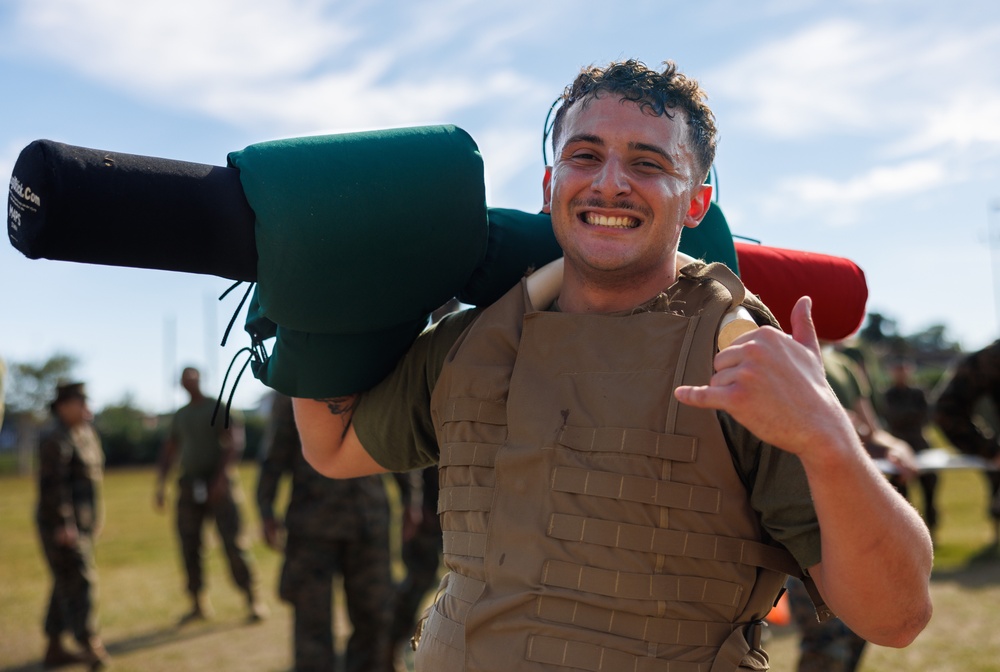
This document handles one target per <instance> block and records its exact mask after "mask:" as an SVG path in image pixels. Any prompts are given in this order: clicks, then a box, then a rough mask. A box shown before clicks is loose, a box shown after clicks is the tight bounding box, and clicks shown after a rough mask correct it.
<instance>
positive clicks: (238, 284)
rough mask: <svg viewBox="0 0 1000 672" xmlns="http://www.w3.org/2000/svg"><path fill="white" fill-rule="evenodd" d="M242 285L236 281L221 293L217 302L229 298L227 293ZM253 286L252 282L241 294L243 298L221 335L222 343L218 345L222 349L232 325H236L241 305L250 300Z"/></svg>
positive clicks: (240, 281)
mask: <svg viewBox="0 0 1000 672" xmlns="http://www.w3.org/2000/svg"><path fill="white" fill-rule="evenodd" d="M242 284H243V281H242V280H237V281H236V283H235V284H233V285H232V286H231V287H230V288H229V289H227V290H226V291H224V292H223V293H222V296H220V297H219V301H222V300H223V299H224V298H226V297H227V296H229V292H231V291H233V290H234V289H236V288H237V287H239V286H240V285H242ZM254 284H255V283H253V282H251V283H250V285H249V286H248V287H247V291H246V293H245V294H243V298H242V299H240V303H239V305H238V306H236V310H235V311H233V317H232V318H231V319H230V320H229V324H228V325H227V326H226V331H225V333H223V334H222V343H220V344H219V345H221V346H222V347H226V341H228V340H229V332H231V331H232V330H233V325H234V324H236V318H237V317H238V316H239V314H240V311H241V310H243V304H244V303H246V302H247V299H248V298H250V292H252V291H253V286H254Z"/></svg>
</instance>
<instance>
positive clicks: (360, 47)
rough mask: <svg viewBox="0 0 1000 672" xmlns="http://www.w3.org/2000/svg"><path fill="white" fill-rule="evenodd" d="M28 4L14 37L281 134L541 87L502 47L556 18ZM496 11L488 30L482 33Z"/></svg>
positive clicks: (155, 95)
mask: <svg viewBox="0 0 1000 672" xmlns="http://www.w3.org/2000/svg"><path fill="white" fill-rule="evenodd" d="M19 9H20V11H19V13H18V17H17V20H18V23H19V26H18V28H17V29H16V30H14V31H12V34H16V35H18V36H20V40H21V43H20V44H19V48H20V49H22V50H24V51H27V52H36V53H39V54H41V55H43V56H44V57H46V58H48V59H51V60H53V61H55V62H57V63H59V64H60V65H63V66H66V67H69V68H71V69H73V70H76V71H77V72H80V73H82V74H84V75H85V76H87V77H89V78H91V79H94V80H96V81H100V82H103V83H104V84H105V85H108V86H110V87H112V88H116V89H119V90H124V91H127V92H129V93H130V94H132V95H136V96H138V97H141V98H146V99H148V100H151V101H153V102H155V103H156V104H158V105H164V106H168V107H173V108H176V109H185V110H191V111H195V112H198V113H202V114H207V115H210V116H212V117H215V118H217V119H220V120H223V121H225V122H228V123H232V124H235V125H238V126H242V127H258V128H259V127H261V126H266V127H268V130H269V131H270V132H275V133H285V132H306V131H311V130H315V129H322V128H332V129H350V128H372V127H386V126H398V125H406V124H411V123H423V122H424V121H426V120H447V119H448V118H449V117H450V116H451V115H453V114H454V113H455V111H456V110H459V109H462V108H466V107H470V106H474V105H478V104H481V103H483V102H484V101H489V100H492V99H497V98H501V97H506V96H510V95H512V94H516V95H534V94H533V93H532V92H533V91H534V89H535V88H536V87H535V85H534V84H533V83H532V80H531V78H530V75H522V74H520V73H518V72H516V71H515V70H513V69H511V68H510V67H509V66H507V65H504V63H503V60H504V55H503V54H504V50H503V49H500V48H499V45H501V44H503V43H505V42H507V41H511V40H514V39H515V38H517V37H518V36H521V35H524V34H526V33H529V32H530V31H531V30H532V28H533V27H535V28H537V27H538V26H539V25H540V22H542V21H544V15H542V16H539V15H538V14H537V13H536V14H535V15H533V16H532V17H531V18H530V19H525V18H524V15H523V14H521V15H520V16H519V15H518V13H517V12H514V13H513V16H514V18H510V19H505V18H504V17H508V16H510V14H509V13H508V12H507V11H506V10H505V11H500V9H497V8H493V9H490V8H489V7H484V6H482V5H481V4H480V3H474V2H470V1H469V0H440V1H438V2H435V3H425V4H420V5H409V4H399V5H396V4H393V3H385V4H384V5H383V6H381V7H380V6H378V5H374V6H373V5H369V4H366V3H350V4H342V3H338V4H337V5H334V6H333V7H331V6H330V3H325V2H322V1H321V0H214V1H213V2H208V3H206V2H201V1H200V0H174V2H171V3H160V4H152V5H149V4H142V5H136V4H134V3H128V2H123V1H121V0H31V2H30V3H29V2H23V4H21V5H20V7H19ZM484 14H485V15H486V19H488V22H487V23H486V24H485V25H487V26H488V28H487V29H485V30H482V29H480V30H479V31H478V32H476V31H473V26H476V25H482V22H483V21H484ZM473 34H475V38H476V39H474V40H473V39H469V38H470V36H471V35H473ZM462 44H468V45H470V47H469V48H468V49H460V47H459V45H462ZM512 48H513V47H511V46H509V45H508V50H509V49H512ZM463 52H468V53H467V54H465V53H463ZM466 55H467V56H468V57H465V56H466ZM442 58H446V59H447V60H446V61H445V63H444V64H442V62H441V60H440V59H442ZM442 66H444V67H442Z"/></svg>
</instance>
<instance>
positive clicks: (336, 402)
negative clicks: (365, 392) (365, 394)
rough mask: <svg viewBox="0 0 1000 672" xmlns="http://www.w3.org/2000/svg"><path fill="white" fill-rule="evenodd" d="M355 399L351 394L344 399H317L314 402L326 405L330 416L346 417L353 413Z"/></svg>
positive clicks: (355, 403)
mask: <svg viewBox="0 0 1000 672" xmlns="http://www.w3.org/2000/svg"><path fill="white" fill-rule="evenodd" d="M357 399H358V398H357V396H356V395H353V394H352V395H349V396H346V397H328V398H326V399H317V400H316V401H320V402H322V403H324V404H326V407H327V408H328V409H330V413H331V414H332V415H347V414H348V413H353V412H354V407H355V406H356V405H357Z"/></svg>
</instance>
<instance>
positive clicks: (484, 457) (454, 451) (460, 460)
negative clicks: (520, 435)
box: [438, 442, 500, 513]
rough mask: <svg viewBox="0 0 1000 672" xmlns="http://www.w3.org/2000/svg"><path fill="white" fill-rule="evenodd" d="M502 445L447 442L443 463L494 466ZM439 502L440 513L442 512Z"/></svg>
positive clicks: (444, 445)
mask: <svg viewBox="0 0 1000 672" xmlns="http://www.w3.org/2000/svg"><path fill="white" fill-rule="evenodd" d="M499 451H500V446H498V445H496V444H489V443H475V442H468V443H462V442H457V443H445V444H443V445H442V446H441V457H440V460H441V464H448V465H452V466H462V467H492V466H493V464H494V463H495V462H496V459H497V453H498V452H499ZM441 511H442V509H441V505H440V503H438V513H441Z"/></svg>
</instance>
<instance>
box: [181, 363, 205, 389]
mask: <svg viewBox="0 0 1000 672" xmlns="http://www.w3.org/2000/svg"><path fill="white" fill-rule="evenodd" d="M200 383H201V376H199V375H198V372H197V371H195V370H194V369H184V371H183V372H182V373H181V387H183V388H184V389H185V390H187V392H189V393H190V394H194V393H195V392H197V391H198V388H199V385H200Z"/></svg>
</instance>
